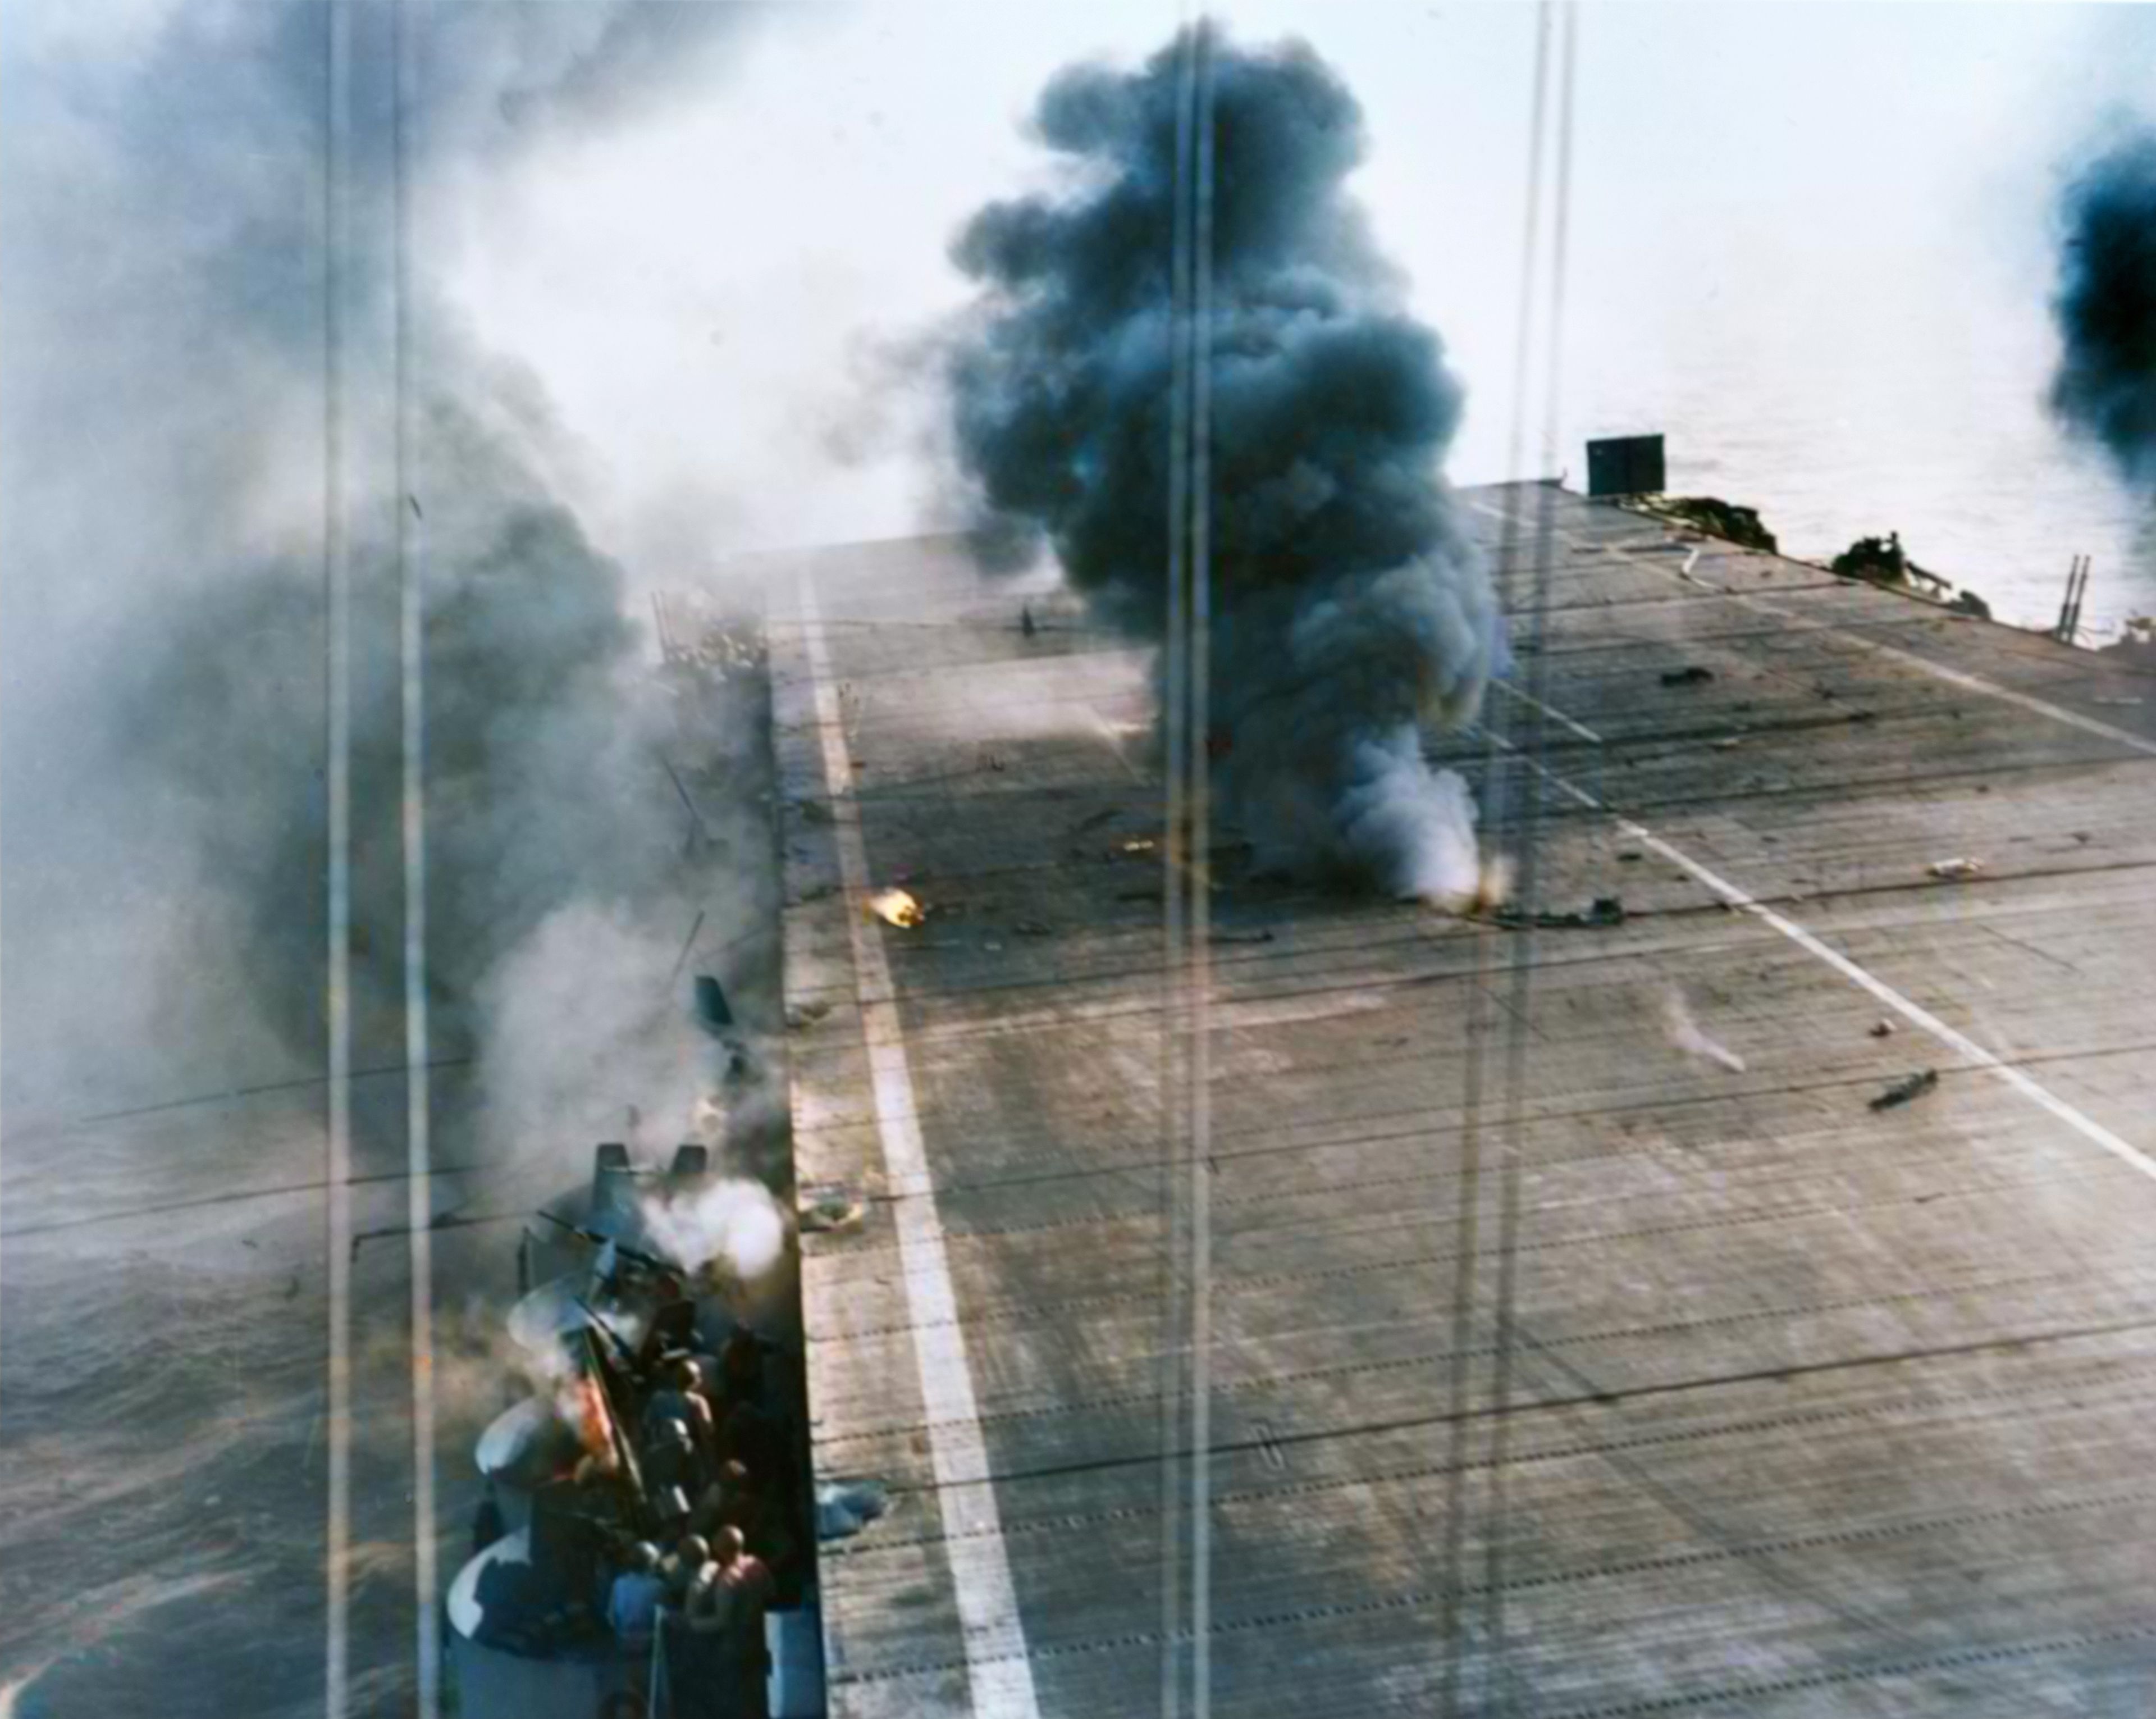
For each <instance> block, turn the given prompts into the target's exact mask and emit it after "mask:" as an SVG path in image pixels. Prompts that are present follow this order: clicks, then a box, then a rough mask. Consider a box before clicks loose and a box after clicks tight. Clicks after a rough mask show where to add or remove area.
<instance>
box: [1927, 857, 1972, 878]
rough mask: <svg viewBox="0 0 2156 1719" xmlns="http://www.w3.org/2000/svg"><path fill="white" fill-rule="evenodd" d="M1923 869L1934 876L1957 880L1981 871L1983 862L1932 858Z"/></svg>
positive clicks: (1970, 876)
mask: <svg viewBox="0 0 2156 1719" xmlns="http://www.w3.org/2000/svg"><path fill="white" fill-rule="evenodd" d="M1924 869H1925V870H1926V871H1927V872H1929V873H1930V874H1931V875H1932V876H1933V877H1934V878H1946V879H1948V881H1950V882H1958V881H1959V880H1961V879H1962V878H1974V877H1975V876H1976V875H1977V874H1978V873H1979V872H1981V871H1983V869H1984V862H1983V861H1982V860H1974V859H1964V858H1956V859H1943V860H1934V861H1933V862H1932V863H1931V864H1930V865H1928V866H1927V867H1924Z"/></svg>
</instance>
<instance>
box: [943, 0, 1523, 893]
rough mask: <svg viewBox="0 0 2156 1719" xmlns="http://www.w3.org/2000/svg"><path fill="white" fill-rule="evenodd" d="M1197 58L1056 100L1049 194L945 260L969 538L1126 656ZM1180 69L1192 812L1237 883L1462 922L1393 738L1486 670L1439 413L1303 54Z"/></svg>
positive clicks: (1212, 60)
mask: <svg viewBox="0 0 2156 1719" xmlns="http://www.w3.org/2000/svg"><path fill="white" fill-rule="evenodd" d="M1197 45H1198V44H1197V41H1196V39H1195V38H1194V37H1193V34H1192V33H1184V34H1183V36H1182V37H1180V38H1179V39H1178V40H1177V41H1175V42H1174V43H1173V44H1170V45H1169V46H1168V48H1167V49H1164V50H1163V51H1162V52H1161V53H1159V54H1156V55H1155V56H1154V57H1153V58H1152V59H1151V60H1150V61H1149V62H1148V63H1147V64H1145V65H1144V66H1143V67H1142V69H1139V70H1137V71H1136V72H1126V71H1122V70H1118V69H1111V68H1109V67H1105V66H1100V65H1084V66H1079V67H1075V68H1073V69H1069V70H1066V71H1065V72H1063V73H1062V74H1060V75H1058V76H1057V77H1056V78H1055V80H1054V81H1053V82H1052V83H1051V84H1050V85H1049V87H1048V89H1047V90H1046V92H1045V94H1044V95H1042V97H1041V99H1040V101H1039V106H1038V108H1037V109H1036V111H1035V113H1034V127H1035V129H1036V131H1037V132H1038V135H1039V138H1040V140H1041V141H1042V142H1045V144H1046V145H1047V146H1048V147H1050V149H1051V150H1054V151H1055V152H1056V153H1057V154H1058V155H1060V157H1063V160H1064V163H1065V167H1067V169H1068V172H1067V173H1066V175H1065V178H1064V180H1063V183H1062V184H1061V185H1060V188H1059V189H1057V190H1055V191H1054V192H1052V193H1049V194H1046V195H1041V196H1034V197H1029V198H1023V199H1019V200H1016V201H1011V202H1003V203H993V204H991V205H990V206H989V207H988V208H984V209H983V210H982V211H981V212H980V213H979V214H977V215H976V216H974V217H973V219H972V221H971V222H970V223H968V225H967V226H966V228H965V229H963V230H962V233H961V234H959V236H958V239H957V244H956V247H955V255H956V258H957V262H958V265H959V266H960V267H961V268H962V270H964V271H965V272H966V273H967V274H968V275H969V276H971V277H972V278H973V280H976V281H978V283H979V285H980V286H981V289H982V294H981V298H980V300H979V301H978V305H977V306H975V309H974V312H973V318H972V320H971V321H970V322H968V323H967V324H966V325H965V327H964V328H963V331H962V334H961V337H960V338H959V339H958V340H957V342H956V343H955V345H954V347H953V349H952V353H951V355H950V358H949V361H948V382H949V386H950V390H951V396H952V410H953V416H954V424H955V430H956V441H957V449H958V452H959V455H960V459H961V461H962V466H963V468H964V470H965V472H966V473H967V475H968V478H969V479H970V481H971V482H972V484H973V488H974V490H975V492H976V497H977V501H978V525H979V527H980V531H979V533H978V539H979V541H981V542H983V543H995V544H997V545H998V546H999V553H1008V552H1010V551H1012V550H1014V549H1015V551H1016V552H1017V553H1019V554H1021V555H1023V554H1024V553H1028V552H1029V550H1030V549H1032V548H1037V547H1039V545H1040V544H1041V543H1043V542H1044V541H1045V544H1046V546H1047V547H1048V548H1051V549H1052V550H1053V552H1054V553H1055V558H1057V560H1058V561H1059V562H1060V564H1061V566H1062V569H1063V572H1064V574H1065V577H1066V578H1067V579H1069V580H1070V583H1071V584H1072V585H1073V586H1075V588H1076V589H1078V590H1079V591H1081V592H1082V593H1083V594H1085V595H1086V598H1087V599H1088V600H1090V602H1091V604H1092V605H1093V606H1094V607H1095V609H1096V610H1097V611H1098V612H1099V613H1101V615H1105V616H1106V617H1108V618H1109V619H1111V620H1112V621H1113V622H1114V623H1115V624H1116V625H1118V626H1120V627H1122V628H1124V629H1126V630H1128V631H1130V632H1131V633H1132V634H1134V635H1136V636H1139V637H1141V638H1147V639H1155V638H1158V637H1159V636H1160V634H1161V630H1162V628H1163V625H1164V622H1165V618H1166V616H1167V614H1168V530H1169V526H1168V506H1169V483H1170V476H1169V474H1170V468H1171V462H1172V458H1173V450H1172V445H1171V413H1172V400H1173V379H1172V367H1173V314H1172V310H1171V305H1172V300H1173V277H1174V266H1175V260H1174V231H1175V206H1176V198H1177V178H1178V142H1177V139H1178V133H1177V124H1178V100H1179V97H1180V87H1181V84H1182V80H1183V76H1184V69H1185V66H1186V64H1187V62H1188V56H1189V55H1190V54H1191V53H1192V51H1193V48H1194V47H1196V46H1197ZM1204 52H1205V55H1206V59H1207V60H1208V63H1209V84H1210V89H1209V101H1210V111H1211V116H1212V126H1213V137H1214V160H1215V166H1214V196H1213V199H1212V210H1211V216H1212V246H1211V261H1212V292H1211V301H1210V307H1209V313H1208V315H1207V317H1206V322H1205V326H1204V327H1203V329H1202V330H1201V331H1199V337H1200V338H1202V339H1203V341H1204V342H1205V346H1206V349H1207V350H1208V351H1209V354H1210V363H1211V439H1210V447H1211V459H1212V472H1213V477H1212V482H1211V485H1210V493H1209V502H1210V507H1211V518H1212V533H1213V547H1212V556H1211V591H1212V615H1213V620H1212V628H1211V634H1210V650H1211V666H1210V679H1211V708H1210V710H1209V713H1208V721H1209V731H1210V733H1211V734H1212V736H1213V737H1214V752H1215V754H1216V759H1217V761H1216V763H1215V764H1214V766H1213V772H1214V785H1215V788H1216V790H1217V791H1218V793H1219V798H1220V802H1221V811H1222V812H1223V814H1224V816H1226V817H1227V818H1228V819H1229V820H1232V821H1235V822H1236V823H1238V824H1240V826H1241V827H1242V829H1243V830H1244V831H1245V833H1246V834H1247V835H1248V836H1250V839H1251V841H1252V842H1253V844H1254V846H1255V848H1256V851H1257V853H1258V857H1259V858H1260V862H1263V863H1266V864H1270V865H1275V866H1285V867H1291V868H1293V869H1296V870H1298V871H1301V872H1305V873H1309V874H1317V875H1326V876H1330V877H1333V878H1346V879H1349V880H1353V881H1355V882H1358V883H1365V884H1370V885H1374V886H1376V887H1379V888H1387V889H1390V890H1393V891H1395V892H1399V893H1415V894H1421V895H1426V896H1432V897H1460V896H1464V895H1466V894H1469V893H1472V891H1473V890H1474V889H1475V888H1476V880H1477V874H1478V872H1479V866H1478V863H1477V859H1476V848H1475V839H1474V809H1473V805H1472V802H1471V799H1470V797H1469V795H1468V794H1467V791H1466V787H1465V785H1463V784H1462V783H1461V782H1460V780H1459V779H1458V778H1456V777H1455V776H1452V775H1448V774H1443V773H1438V772H1434V771H1432V770H1431V769H1430V767H1429V765H1428V764H1426V763H1425V762H1424V758H1423V755H1422V751H1421V739H1420V728H1421V726H1422V725H1423V724H1424V723H1440V724H1445V723H1457V722H1460V721H1463V720H1465V719H1466V718H1468V717H1469V716H1470V715H1471V714H1472V713H1473V712H1474V711H1475V709H1476V705H1477V703H1478V701H1479V700H1480V698H1481V693H1482V690H1483V687H1484V685H1485V683H1486V681H1487V679H1488V677H1489V676H1490V675H1491V672H1493V670H1494V669H1495V667H1496V661H1497V658H1498V656H1499V654H1500V652H1501V644H1500V634H1499V626H1498V622H1497V619H1496V612H1495V608H1494V604H1493V600H1492V597H1491V591H1490V587H1489V584H1488V582H1487V579H1486V575H1485V573H1484V570H1483V569H1482V566H1481V563H1480V561H1479V560H1478V558H1477V557H1476V553H1475V552H1474V550H1473V548H1472V547H1471V543H1470V541H1469V538H1468V537H1467V535H1466V533H1465V532H1464V531H1463V530H1462V529H1461V528H1460V523H1459V521H1458V519H1457V517H1456V516H1455V505H1454V502H1453V501H1452V498H1451V497H1450V494H1449V492H1448V491H1447V488H1446V486H1445V481H1444V479H1443V476H1442V475H1441V471H1440V464H1441V461H1442V460H1443V458H1444V455H1445V449H1446V446H1447V445H1448V444H1449V443H1450V440H1451V437H1452V435H1453V431H1454V430H1455V426H1456V425H1457V424H1458V422H1459V419H1460V399H1461V396H1460V387H1459V384H1458V383H1456V382H1455V380H1454V378H1452V376H1451V375H1450V373H1448V371H1447V370H1446V368H1445V363H1444V354H1443V351H1442V348H1441V347H1440V343H1439V342H1438V339H1437V337H1436V336H1435V334H1434V333H1433V332H1431V331H1430V329H1428V328H1426V327H1423V326H1422V325H1420V324H1419V323H1418V322H1415V321H1414V319H1413V318H1412V317H1410V316H1409V314H1408V312H1407V311H1406V308H1405V304H1404V286H1405V283H1404V280H1403V279H1402V277H1401V275H1399V271H1398V270H1395V269H1394V267H1393V266H1392V265H1390V264H1389V263H1388V262H1387V260H1385V259H1384V258H1383V256H1382V255H1380V254H1379V253H1378V250H1377V249H1376V247H1375V245H1374V244H1373V240H1372V238H1371V235H1370V233H1369V231H1368V225H1367V223H1366V221H1365V219H1364V217H1363V212H1362V210H1361V208H1359V206H1358V204H1357V203H1355V202H1354V201H1353V199H1352V198H1350V197H1349V196H1348V195H1347V191H1346V188H1345V187H1346V181H1347V177H1348V175H1349V174H1350V173H1351V172H1353V169H1354V167H1356V165H1357V163H1358V162H1359V161H1360V160H1361V159H1362V157H1363V124H1362V115H1361V112H1360V110H1359V109H1358V106H1357V104H1356V101H1355V100H1354V98H1353V95H1351V94H1350V93H1349V92H1348V90H1347V88H1346V87H1345V86H1344V85H1342V83H1341V81H1340V80H1339V79H1338V78H1337V76H1336V75H1334V74H1333V73H1332V71H1331V70H1330V69H1328V68H1327V66H1326V65H1325V64H1323V63H1322V61H1321V60H1320V59H1318V58H1317V55H1316V54H1314V53H1312V51H1311V49H1309V48H1307V47H1306V46H1305V45H1303V44H1301V43H1298V42H1290V43H1287V44H1282V45H1281V46H1278V47H1275V48H1270V49H1262V50H1257V49H1242V48H1239V47H1235V46H1233V45H1230V44H1227V43H1225V42H1224V41H1223V40H1222V39H1220V38H1219V36H1218V34H1217V33H1213V32H1211V31H1208V32H1207V35H1206V39H1205V42H1204Z"/></svg>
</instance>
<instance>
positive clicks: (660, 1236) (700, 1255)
mask: <svg viewBox="0 0 2156 1719" xmlns="http://www.w3.org/2000/svg"><path fill="white" fill-rule="evenodd" d="M642 1216H643V1218H644V1231H645V1233H647V1234H648V1235H649V1237H650V1238H651V1239H652V1240H653V1241H654V1243H657V1244H658V1246H659V1248H660V1251H662V1252H663V1253H665V1254H667V1255H668V1256H669V1257H670V1258H674V1259H677V1260H679V1261H680V1263H681V1264H683V1265H685V1266H686V1267H687V1268H688V1269H690V1270H691V1271H701V1270H702V1269H704V1268H705V1267H706V1266H707V1265H711V1264H720V1265H722V1266H724V1267H725V1268H726V1270H727V1271H728V1272H729V1273H731V1274H732V1276H733V1277H735V1278H736V1279H738V1280H739V1281H740V1282H742V1283H743V1284H753V1283H755V1282H757V1279H761V1278H763V1277H766V1276H767V1275H768V1274H770V1273H771V1271H772V1270H773V1269H774V1268H775V1267H776V1266H777V1265H778V1262H779V1260H780V1259H781V1258H783V1255H784V1253H785V1252H786V1217H785V1214H784V1213H783V1212H782V1211H781V1210H780V1209H779V1205H778V1201H776V1200H774V1199H773V1198H772V1197H771V1195H770V1192H769V1191H767V1189H766V1188H765V1187H764V1186H763V1185H762V1183H760V1182H753V1181H739V1180H735V1179H728V1180H725V1181H715V1182H712V1183H710V1184H709V1185H708V1186H704V1187H701V1188H699V1189H697V1190H696V1191H695V1192H693V1193H685V1194H676V1195H674V1196H672V1197H657V1198H651V1199H647V1200H645V1201H644V1202H643V1206H642Z"/></svg>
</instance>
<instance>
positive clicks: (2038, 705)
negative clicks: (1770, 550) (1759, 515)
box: [1468, 497, 2156, 758]
mask: <svg viewBox="0 0 2156 1719" xmlns="http://www.w3.org/2000/svg"><path fill="white" fill-rule="evenodd" d="M1468 505H1469V506H1470V507H1473V508H1475V509H1476V511H1477V512H1482V513H1486V514H1488V515H1489V516H1490V517H1491V518H1493V519H1507V518H1509V517H1510V516H1509V515H1508V514H1507V513H1506V512H1505V510H1504V509H1503V508H1501V507H1493V506H1491V504H1490V503H1489V502H1485V501H1481V500H1479V499H1476V498H1472V497H1471V498H1470V499H1469V501H1468ZM1553 529H1554V530H1555V533H1556V535H1557V536H1558V537H1560V538H1563V540H1564V541H1565V542H1566V543H1569V544H1571V545H1572V546H1573V548H1584V547H1586V546H1585V545H1584V544H1583V543H1581V541H1580V539H1579V538H1578V535H1577V534H1576V533H1573V532H1568V531H1566V530H1565V529H1563V528H1562V527H1558V528H1553ZM1599 548H1601V550H1602V553H1604V554H1607V555H1614V556H1615V557H1616V558H1617V559H1619V560H1620V561H1623V562H1625V563H1627V564H1630V565H1631V566H1633V567H1638V568H1643V569H1645V570H1646V571H1648V572H1650V573H1655V574H1661V576H1662V577H1663V578H1664V579H1684V581H1685V582H1686V584H1694V585H1698V586H1699V587H1700V589H1702V590H1707V591H1711V592H1712V593H1713V594H1715V595H1717V596H1721V597H1727V599H1728V600H1730V601H1731V602H1732V603H1741V604H1743V605H1744V607H1746V608H1747V609H1749V610H1753V611H1755V612H1756V613H1758V614H1760V615H1772V616H1773V617H1774V619H1775V620H1788V621H1794V622H1795V623H1796V624H1797V625H1799V626H1801V627H1804V628H1807V629H1809V630H1811V631H1814V632H1821V633H1831V634H1833V635H1834V636H1835V637H1836V638H1837V639H1844V640H1846V641H1848V642H1849V643H1850V644H1852V645H1854V646H1857V647H1858V648H1859V649H1860V650H1864V651H1876V652H1877V653H1878V654H1879V655H1880V656H1887V657H1892V659H1893V660H1894V661H1897V662H1898V663H1901V664H1902V665H1903V666H1906V667H1908V668H1913V669H1915V670H1916V671H1917V672H1918V673H1919V674H1925V675H1929V676H1930V677H1932V678H1933V680H1935V681H1943V682H1945V683H1946V684H1947V685H1948V686H1949V687H1959V688H1960V689H1961V690H1962V691H1963V692H1976V693H1980V694H1982V695H1983V696H1984V697H1986V698H1996V699H1998V700H1999V701H2000V702H2001V703H2006V704H2011V705H2015V706H2016V707H2018V708H2020V709H2022V710H2026V711H2030V712H2032V713H2034V714H2035V715H2037V716H2045V717H2049V718H2051V720H2052V721H2053V722H2055V723H2065V724H2066V726H2067V727H2068V728H2079V729H2080V730H2081V731H2082V733H2085V734H2097V735H2101V736H2102V738H2103V739H2107V740H2112V741H2116V742H2117V744H2119V745H2121V746H2127V747H2131V748H2132V749H2133V750H2134V751H2136V752H2139V753H2143V754H2146V755H2147V756H2148V757H2150V758H2156V740H2151V739H2148V738H2147V737H2146V736H2144V735H2141V734H2136V733H2132V732H2131V731H2129V730H2128V729H2125V728H2113V727H2112V725H2111V724H2110V723H2106V722H2098V721H2097V719H2096V718H2094V717H2092V716H2083V715H2082V713H2080V712H2079V711H2077V710H2068V709H2067V708H2066V707H2065V706H2064V705H2060V704H2052V703H2049V702H2047V701H2046V700H2045V699H2041V698H2037V697H2032V696H2031V695H2030V694H2029V693H2027V692H2015V690H2014V689H2013V688H2012V687H2002V686H2000V685H1999V684H1998V683H1997V682H1994V681H1987V680H1985V679H1984V677H1982V676H1980V675H1973V674H1970V673H1969V672H1966V671H1965V670H1963V669H1958V668H1948V666H1946V665H1945V664H1944V663H1940V662H1933V661H1932V660H1931V659H1930V658H1929V657H1928V656H1917V653H1916V652H1915V651H1904V650H1902V648H1901V646H1898V645H1885V644H1881V643H1880V642H1879V641H1877V640H1876V639H1867V638H1865V637H1863V636H1861V635H1859V634H1856V633H1852V632H1851V631H1849V630H1847V629H1846V628H1845V627H1839V626H1836V625H1834V624H1833V623H1832V622H1830V621H1820V620H1813V619H1811V618H1810V617H1809V616H1807V615H1799V614H1797V613H1796V612H1795V611H1794V610H1789V609H1784V608H1782V607H1780V606H1779V605H1776V604H1774V603H1770V602H1768V601H1767V600H1765V599H1764V598H1762V597H1752V596H1747V595H1746V594H1744V593H1743V592H1742V591H1732V590H1731V589H1728V588H1727V586H1724V585H1710V584H1706V583H1705V582H1704V581H1702V580H1700V579H1690V578H1687V577H1686V574H1681V573H1676V572H1673V571H1672V570H1671V569H1669V568H1666V567H1659V566H1657V565H1655V563H1654V562H1653V561H1652V560H1650V559H1649V558H1646V557H1645V556H1641V555H1635V554H1634V553H1632V552H1631V551H1630V550H1629V549H1622V548H1618V547H1617V546H1616V545H1615V544H1614V543H1604V544H1602V545H1599ZM1685 567H1686V569H1687V570H1689V569H1690V568H1691V562H1690V561H1689V560H1687V561H1686V563H1685Z"/></svg>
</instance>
